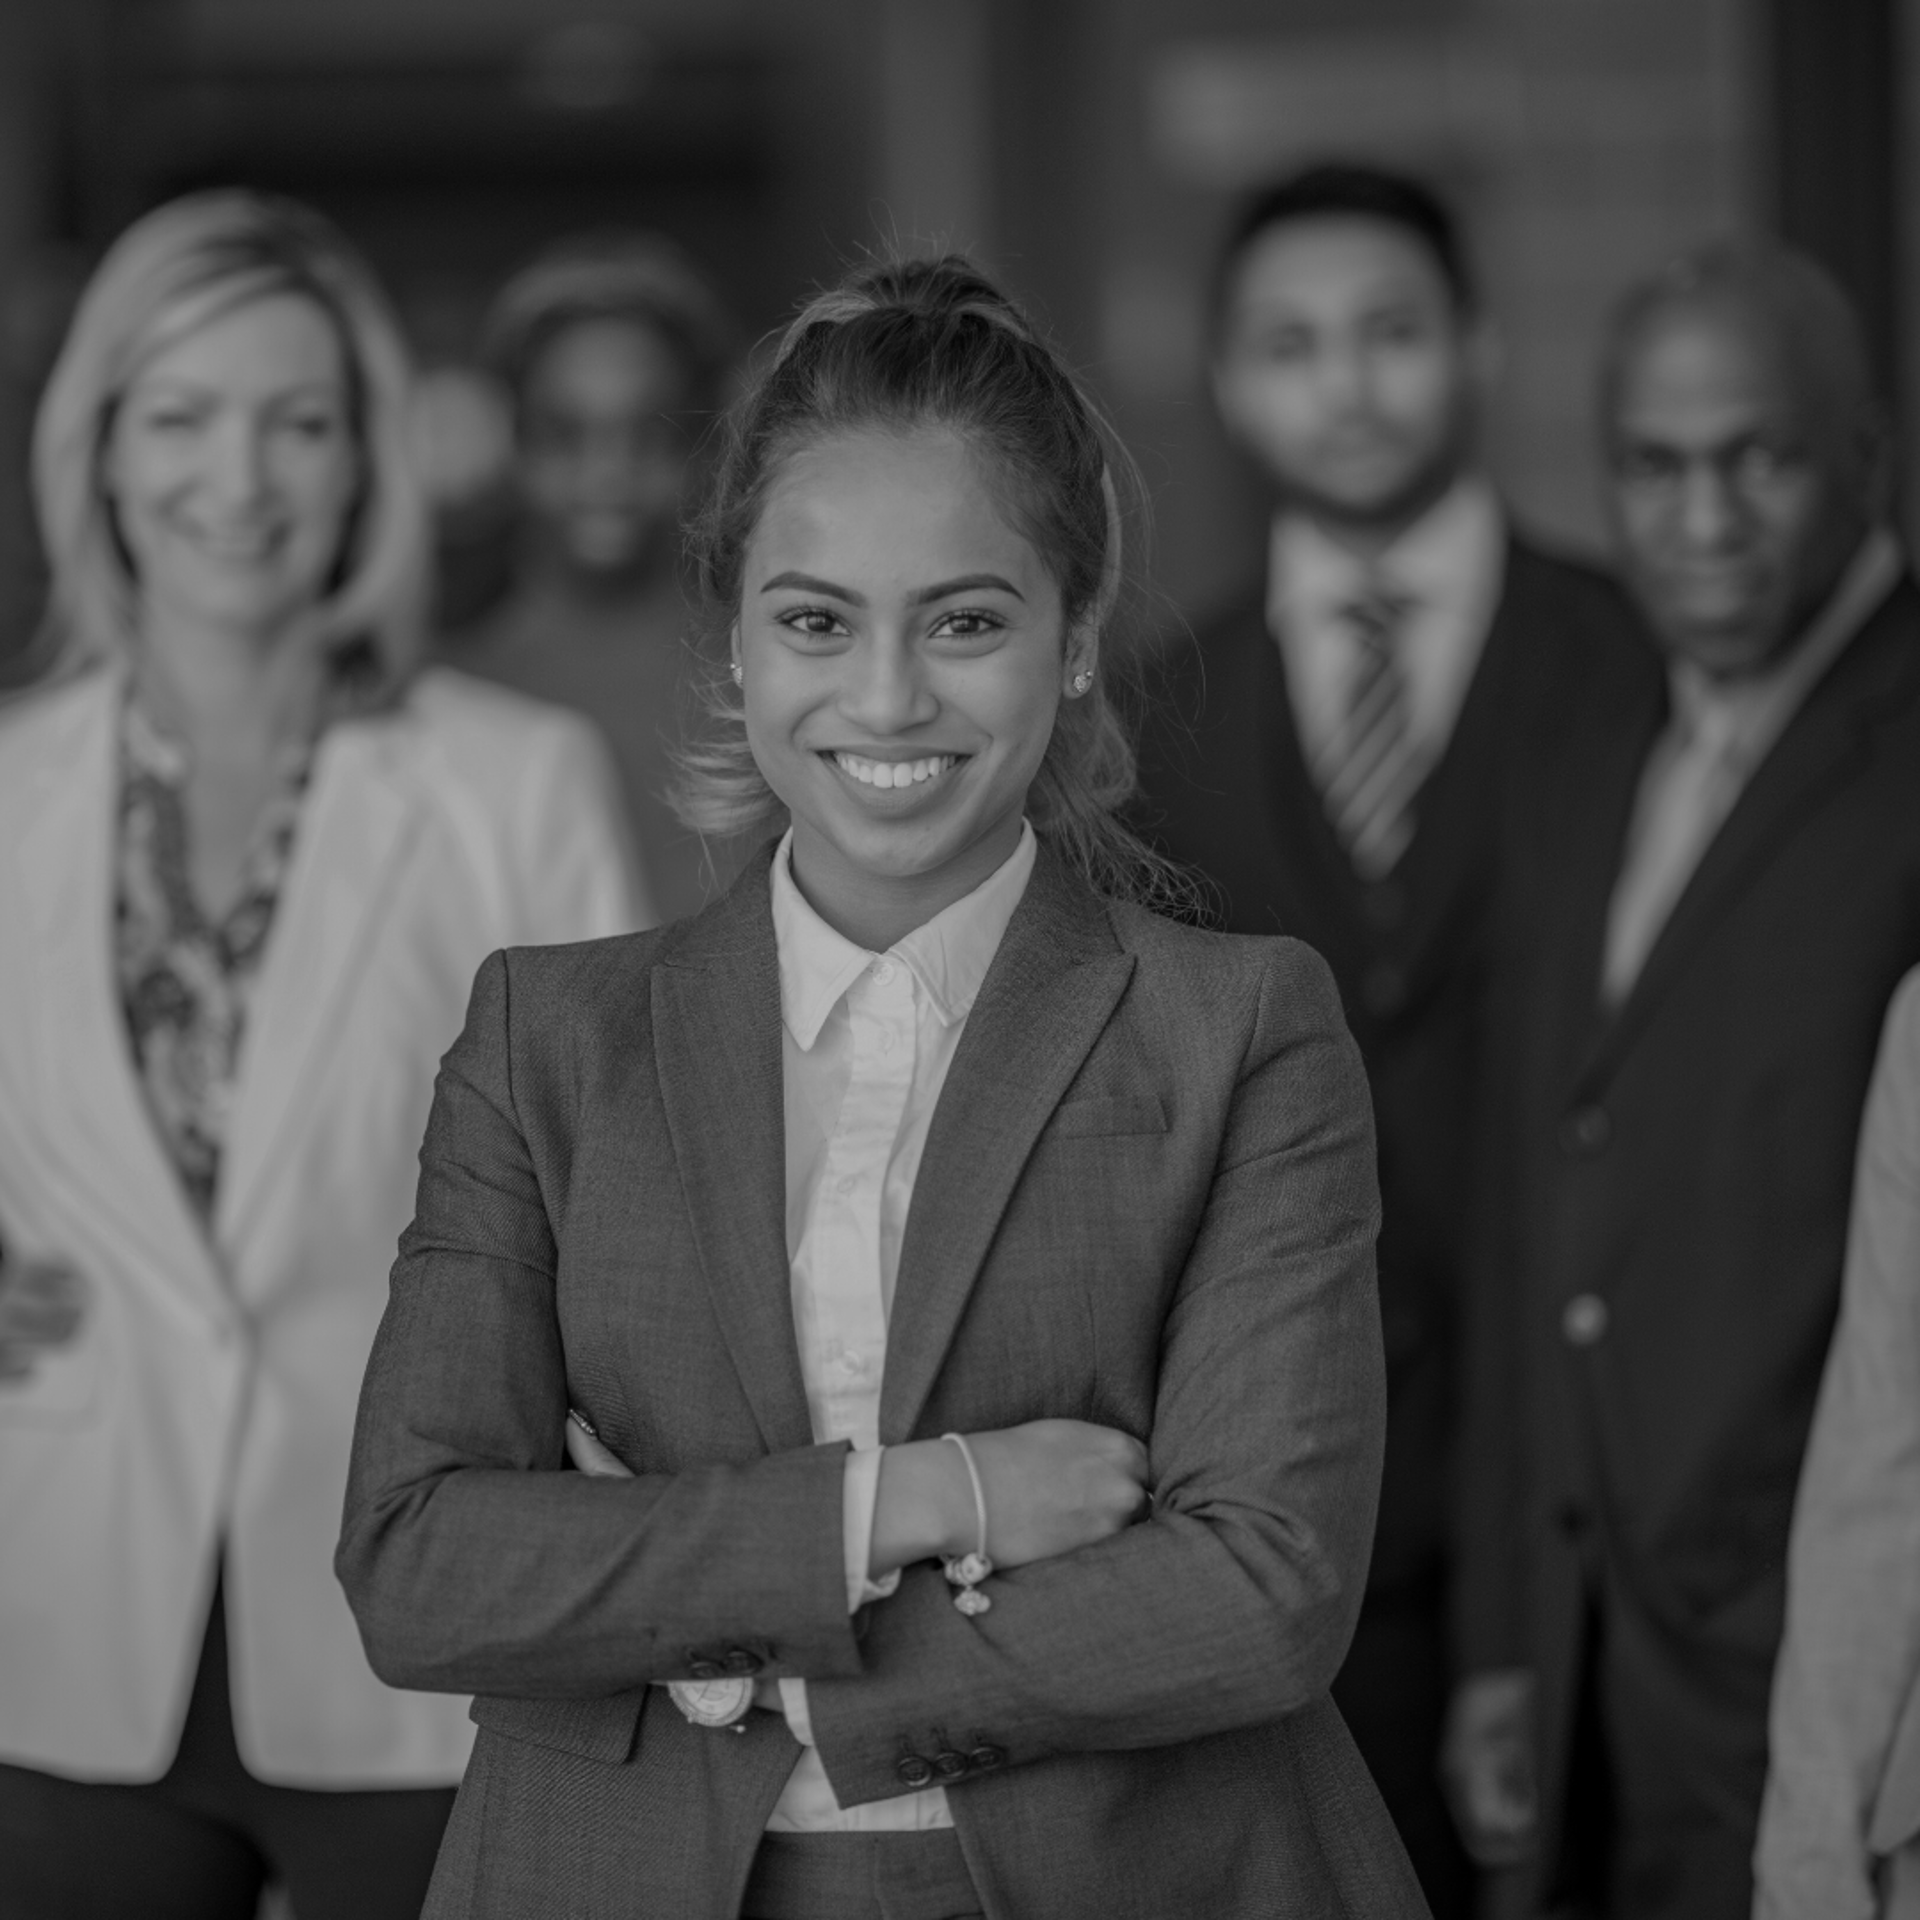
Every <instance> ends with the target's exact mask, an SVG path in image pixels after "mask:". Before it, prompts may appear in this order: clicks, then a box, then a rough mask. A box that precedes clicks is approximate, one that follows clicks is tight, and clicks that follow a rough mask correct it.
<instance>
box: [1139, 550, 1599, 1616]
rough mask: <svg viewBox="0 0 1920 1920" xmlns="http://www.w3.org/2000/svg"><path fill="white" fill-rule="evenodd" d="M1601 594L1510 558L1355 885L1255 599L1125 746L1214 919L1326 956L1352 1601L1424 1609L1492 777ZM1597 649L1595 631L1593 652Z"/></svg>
mask: <svg viewBox="0 0 1920 1920" xmlns="http://www.w3.org/2000/svg"><path fill="white" fill-rule="evenodd" d="M1630 618H1631V616H1630V615H1629V614H1628V613H1627V611H1626V609H1625V607H1624V604H1623V603H1622V601H1621V599H1620V597H1619V595H1618V593H1617V591H1616V589H1615V588H1614V587H1613V586H1612V585H1611V583H1610V582H1608V581H1607V580H1606V579H1604V578H1603V577H1602V576H1601V575H1599V574H1597V573H1595V572H1593V571H1592V570H1591V569H1589V568H1587V567H1584V566H1580V565H1578V564H1576V563H1573V562H1570V561H1565V560H1559V559H1553V558H1549V557H1548V556H1547V555H1545V554H1543V553H1541V552H1539V551H1538V550H1537V549H1536V548H1534V547H1532V546H1529V545H1527V544H1526V543H1525V542H1523V541H1518V540H1514V541H1510V542H1509V545H1508V549H1507V560H1506V576H1505V580H1504V583H1503V586H1502V591H1501V596H1500V600H1499V604H1498V608H1497V610H1496V613H1495V616H1494V620H1493V624H1492V626H1491V627H1490V629H1489V630H1488V633H1487V637H1486V640H1485V643H1484V645H1483V647H1482V651H1481V656H1480V660H1479V662H1478V664H1477V666H1476V668H1475V672H1474V676H1473V679H1472V682H1471V683H1470V686H1469V689H1468V692H1467V695H1466V699H1465V701H1464V703H1463V704H1462V707H1461V710H1460V713H1459V716H1458V719H1457V721H1456V723H1455V727H1454V731H1453V734H1452V737H1451V738H1450V740H1449V741H1448V744H1447V751H1446V753H1445V755H1444V756H1443V757H1442V759H1441V760H1440V763H1439V765H1438V766H1437V767H1436V768H1435V769H1434V771H1433V773H1432V774H1431V775H1430V776H1429V778H1428V780H1427V782H1426V784H1425V787H1424V788H1423V790H1422V792H1421V795H1420V801H1419V812H1418V816H1417V823H1418V824H1417V830H1416V832H1415V834H1414V838H1413V841H1412V843H1411V845H1410V846H1409V847H1408V849H1407V851H1406V853H1405V854H1404V855H1403V856H1402V858H1401V859H1400V861H1399V862H1398V863H1397V865H1396V866H1395V869H1394V871H1393V873H1392V874H1391V876H1390V877H1388V878H1387V879H1385V880H1382V881H1378V882H1376V883H1374V884H1371V885H1369V884H1367V883H1365V882H1363V881H1362V880H1361V879H1360V878H1359V876H1358V875H1357V874H1356V873H1355V871H1354V867H1353V862H1352V861H1351V860H1350V859H1349V858H1348V856H1347V853H1346V851H1345V849H1344V848H1343V847H1342V846H1341V845H1340V842H1339V841H1338V839H1337V838H1336V837H1335V834H1334V831H1333V828H1332V826H1331V825H1330V823H1329V822H1328V820H1327V815H1326V809H1325V807H1324V806H1323V804H1322V802H1321V796H1320V792H1319V789H1318V788H1317V787H1316V786H1315V784H1314V781H1313V777H1312V775H1311V774H1310V773H1309V772H1308V770H1307V765H1306V761H1305V758H1304V755H1303V753H1302V751H1301V746H1300V731H1299V727H1298V725H1297V723H1296V720H1295V716H1294V711H1293V706H1292V703H1291V700H1290V699H1289V696H1288V690H1287V679H1286V672H1285V669H1284V667H1283V665H1282V662H1281V658H1280V652H1279V648H1278V647H1277V646H1276V644H1275V642H1274V639H1273V636H1272V634H1271V632H1270V631H1269V630H1268V627H1267V620H1266V611H1265V604H1264V595H1263V594H1262V595H1249V596H1248V597H1247V598H1245V599H1244V600H1242V601H1241V602H1239V603H1238V604H1236V605H1235V606H1234V607H1233V608H1232V609H1231V610H1230V611H1229V612H1228V613H1227V614H1226V615H1225V616H1224V617H1222V618H1221V619H1220V620H1218V621H1216V622H1215V623H1214V624H1213V625H1212V626H1210V627H1209V628H1207V629H1206V630H1205V631H1204V632H1203V633H1202V634H1201V636H1200V638H1199V643H1198V645H1197V646H1185V647H1181V648H1179V649H1178V650H1177V651H1176V653H1175V655H1174V657H1173V660H1172V663H1171V666H1170V669H1169V671H1170V674H1171V679H1172V685H1171V686H1170V688H1169V689H1168V695H1169V697H1168V698H1166V699H1165V700H1163V701H1162V702H1160V703H1159V706H1158V709H1157V715H1156V720H1155V723H1154V724H1153V725H1152V726H1151V727H1150V729H1149V730H1148V733H1147V735H1146V737H1145V739H1144V740H1143V743H1142V756H1141V784H1142V789H1143V794H1144V801H1143V805H1142V820H1143V823H1144V824H1145V826H1146V827H1147V828H1148V829H1149V831H1151V832H1152V833H1153V834H1154V835H1155V836H1156V838H1157V839H1158V840H1159V842H1160V843H1161V845H1163V846H1164V847H1165V849H1166V850H1167V852H1169V853H1170V854H1171V855H1172V856H1173V857H1174V858H1175V859H1176V860H1179V861H1180V862H1181V863H1182V864H1183V865H1186V866H1188V867H1191V868H1193V869H1194V870H1195V871H1197V872H1199V873H1201V874H1203V875H1204V876H1205V877H1206V878H1207V879H1208V881H1210V882H1211V884H1212V887H1213V889H1214V891H1215V893H1216V895H1217V904H1218V906H1219V909H1220V916H1221V924H1222V925H1224V926H1225V927H1227V928H1228V929H1230V930H1231V931H1233V932H1236V933H1268V934H1271V933H1285V934H1292V935H1295V936H1297V937H1298V938H1300V939H1302V940H1305V941H1306V942H1308V943H1309V945H1311V946H1313V947H1315V948H1316V949H1318V951H1319V952H1320V953H1321V954H1322V955H1324V956H1325V958H1326V960H1327V962H1328V964H1329V965H1330V966H1331V967H1332V969H1333V975H1334V979H1335V980H1336V981H1337V982H1338V983H1339V988H1340V997H1341V1001H1342V1004H1343V1005H1344V1007H1345V1009H1346V1015H1347V1020H1348V1023H1349V1025H1350V1026H1351V1027H1352V1029H1353V1033H1354V1037H1355V1038H1356V1039H1357V1040H1358V1041H1359V1043H1360V1051H1361V1054H1362V1056H1363V1058H1364V1059H1365V1061H1366V1067H1367V1077H1368V1080H1369V1082H1370V1084H1371V1086H1372V1091H1373V1101H1374V1116H1375V1123H1376V1126H1377V1128H1378V1132H1379V1143H1380V1145H1379V1151H1380V1190H1381V1203H1382V1225H1381V1234H1380V1254H1379V1259H1380V1296H1381V1312H1382V1316H1383V1321H1384V1326H1385V1335H1386V1349H1387V1377H1388V1405H1389V1419H1388V1428H1387V1460H1386V1476H1385V1480H1384V1483H1383V1485H1382V1489H1381V1503H1380V1522H1379V1531H1378V1537H1377V1539H1376V1542H1375V1546H1374V1557H1373V1565H1372V1572H1371V1577H1370V1586H1371V1589H1372V1591H1373V1592H1374V1593H1375V1594H1378V1595H1382V1596H1387V1595H1393V1594H1397V1593H1403V1592H1406V1591H1407V1590H1409V1589H1414V1588H1425V1589H1427V1590H1430V1591H1434V1592H1436V1593H1437V1582H1438V1580H1439V1577H1440V1569H1441V1565H1442V1562H1443V1559H1444V1554H1445V1546H1446V1539H1447V1517H1448V1512H1449V1508H1450V1504H1451V1500H1450V1493H1449V1487H1448V1479H1447V1473H1448V1464H1449V1460H1450V1458H1451V1444H1452V1438H1453V1426H1454V1420H1453V1412H1452V1409H1453V1400H1454V1371H1453V1368H1454V1355H1455V1348H1456V1340H1455V1329H1456V1325H1457V1319H1458V1290H1459V1269H1460V1242H1461V1235H1462V1232H1463V1229H1464V1223H1465V1218H1466V1211H1467V1209H1466V1205H1465V1200H1466V1196H1467V1193H1468V1191H1469V1162H1470V1141H1471V1138H1472V1128H1471V1125H1470V1120H1469V1108H1470V1104H1471V1100H1472V1093H1473V1085H1474V1071H1475V1062H1476V1057H1477V1044H1476V1039H1475V1022H1476V1018H1477V1008H1478V996H1479V991H1480V977H1481V976H1480V960H1481V956H1482V952H1483V935H1484V920H1485V914H1486V908H1487V903H1488V899H1489V897H1490V881H1491V876H1492V871H1493V854H1494V850H1495V847H1496V844H1497V841H1498V837H1499V808H1500V795H1501V785H1500V783H1501V778H1502V769H1503V767H1504V766H1505V765H1506V763H1507V762H1508V760H1509V759H1510V758H1511V757H1512V755H1513V752H1514V751H1515V749H1516V747H1517V745H1518V743H1519V742H1520V741H1522V740H1524V739H1525V738H1526V737H1528V736H1529V735H1530V734H1531V733H1533V732H1534V731H1535V729H1537V728H1538V727H1540V726H1541V725H1542V724H1543V723H1545V722H1546V720H1547V719H1548V718H1549V716H1550V715H1551V714H1552V713H1553V712H1554V710H1555V709H1556V708H1557V707H1558V706H1559V705H1560V704H1561V703H1562V702H1563V701H1564V699H1565V697H1566V671H1565V668H1564V666H1563V662H1565V661H1566V660H1568V659H1570V658H1577V656H1578V655H1579V654H1580V653H1581V652H1582V651H1583V650H1584V649H1586V648H1587V647H1589V646H1591V645H1596V644H1604V643H1605V639H1606V636H1607V635H1609V634H1612V633H1614V632H1616V631H1618V630H1619V629H1620V628H1621V627H1622V626H1624V625H1625V624H1627V623H1628V622H1629V621H1630ZM1596 636H1598V637H1597V638H1596Z"/></svg>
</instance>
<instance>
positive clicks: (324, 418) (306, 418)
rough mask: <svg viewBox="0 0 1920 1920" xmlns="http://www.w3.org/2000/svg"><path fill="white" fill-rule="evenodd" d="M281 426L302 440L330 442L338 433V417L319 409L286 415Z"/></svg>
mask: <svg viewBox="0 0 1920 1920" xmlns="http://www.w3.org/2000/svg"><path fill="white" fill-rule="evenodd" d="M281 425H282V426H283V427H285V428H286V430H287V431H288V432H289V433H292V434H294V435H296V436H297V437H298V438H300V439H302V440H313V441H321V440H331V439H333V438H334V437H335V436H336V435H337V434H338V433H339V431H340V419H339V416H338V415H337V414H335V413H332V412H329V411H326V410H324V409H321V408H313V409H310V410H304V411H302V412H299V413H290V414H287V415H286V416H284V418H283V419H282V421H281Z"/></svg>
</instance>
